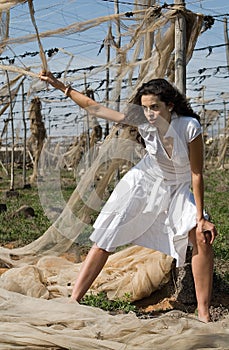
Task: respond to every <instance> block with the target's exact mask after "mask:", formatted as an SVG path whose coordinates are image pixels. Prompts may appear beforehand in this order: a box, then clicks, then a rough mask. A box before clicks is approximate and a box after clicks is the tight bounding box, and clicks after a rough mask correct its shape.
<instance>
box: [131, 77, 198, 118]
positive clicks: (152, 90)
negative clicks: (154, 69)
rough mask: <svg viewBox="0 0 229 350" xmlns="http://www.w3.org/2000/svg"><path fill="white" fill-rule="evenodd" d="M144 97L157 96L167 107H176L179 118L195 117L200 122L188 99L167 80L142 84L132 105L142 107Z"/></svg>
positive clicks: (174, 108)
mask: <svg viewBox="0 0 229 350" xmlns="http://www.w3.org/2000/svg"><path fill="white" fill-rule="evenodd" d="M143 95H156V96H158V97H159V99H160V101H162V102H164V103H165V104H166V105H168V104H169V103H172V104H173V105H174V107H173V111H174V112H176V113H177V115H178V116H181V115H182V116H188V117H193V118H196V119H197V120H198V121H199V122H200V117H199V115H198V114H196V113H195V112H194V111H193V109H192V108H191V106H190V104H189V102H188V101H187V99H186V97H185V96H184V95H183V94H181V93H180V92H179V90H178V89H177V88H176V87H174V86H173V85H172V84H170V83H169V82H168V81H167V80H165V79H161V78H157V79H152V80H150V81H148V82H147V83H144V84H142V86H141V87H140V88H139V89H138V91H137V93H136V95H135V97H134V98H133V99H132V100H131V101H130V103H131V104H133V105H141V97H142V96H143ZM127 114H128V113H127Z"/></svg>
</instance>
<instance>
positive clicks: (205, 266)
mask: <svg viewBox="0 0 229 350" xmlns="http://www.w3.org/2000/svg"><path fill="white" fill-rule="evenodd" d="M189 237H190V241H191V243H192V244H193V253H192V272H193V277H194V282H195V290H196V298H197V307H198V317H199V320H201V321H204V322H209V321H210V314H209V306H210V300H211V294H212V281H213V249H212V245H211V244H210V243H209V242H210V238H211V237H210V235H209V236H208V237H207V243H203V241H201V240H198V239H197V237H196V229H193V230H192V231H190V233H189Z"/></svg>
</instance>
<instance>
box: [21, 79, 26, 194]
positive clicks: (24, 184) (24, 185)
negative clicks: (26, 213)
mask: <svg viewBox="0 0 229 350" xmlns="http://www.w3.org/2000/svg"><path fill="white" fill-rule="evenodd" d="M21 94H22V105H21V110H22V120H23V126H24V142H23V188H26V143H27V133H26V120H25V101H24V82H22V84H21Z"/></svg>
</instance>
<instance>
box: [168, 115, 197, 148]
mask: <svg viewBox="0 0 229 350" xmlns="http://www.w3.org/2000/svg"><path fill="white" fill-rule="evenodd" d="M172 120H173V127H174V129H175V130H176V132H177V134H178V135H180V136H181V137H184V138H185V140H186V142H188V143H189V142H191V141H192V140H194V139H195V138H196V137H197V136H198V135H199V134H201V132H202V129H201V125H200V123H199V121H198V120H197V119H196V118H194V117H191V116H176V117H175V118H173V119H172Z"/></svg>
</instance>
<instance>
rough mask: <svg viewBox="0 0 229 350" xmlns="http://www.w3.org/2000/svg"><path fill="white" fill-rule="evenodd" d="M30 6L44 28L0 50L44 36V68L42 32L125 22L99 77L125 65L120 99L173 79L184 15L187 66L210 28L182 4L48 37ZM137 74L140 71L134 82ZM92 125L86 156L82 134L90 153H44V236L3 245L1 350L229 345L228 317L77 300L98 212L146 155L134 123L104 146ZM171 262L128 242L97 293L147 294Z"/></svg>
mask: <svg viewBox="0 0 229 350" xmlns="http://www.w3.org/2000/svg"><path fill="white" fill-rule="evenodd" d="M19 3H26V1H1V2H0V11H8V10H9V9H10V7H11V6H15V5H17V4H19ZM153 3H154V2H152V4H153ZM145 4H148V2H147V1H146V2H145ZM28 5H29V10H30V16H31V19H32V22H33V25H34V28H35V34H30V35H26V36H22V37H17V38H8V36H7V35H2V36H1V47H2V48H3V49H4V47H5V46H6V45H8V46H10V45H13V44H20V43H24V42H31V41H35V40H37V42H38V45H39V52H40V58H41V62H42V68H43V69H44V68H47V61H46V58H45V56H44V54H43V52H44V50H43V48H42V43H41V39H42V38H47V37H54V36H58V35H60V34H61V35H66V36H67V35H69V34H72V33H77V32H83V31H85V30H88V29H89V28H90V29H91V28H95V27H96V26H99V25H101V24H102V23H106V22H113V23H115V21H117V20H119V23H120V25H121V27H122V28H126V30H127V31H128V35H129V36H130V40H129V41H128V43H126V44H125V45H124V46H122V47H120V46H119V45H117V43H116V42H114V41H112V40H111V39H110V44H111V45H113V47H114V48H115V50H116V52H117V56H116V58H115V59H113V60H111V61H110V62H109V63H107V64H104V65H103V66H101V67H99V68H96V69H94V70H93V73H91V74H93V75H96V74H97V73H99V72H102V71H105V70H106V69H108V68H111V67H115V68H116V69H117V74H116V79H115V85H114V87H113V89H112V96H111V100H113V101H117V100H118V98H119V97H120V93H121V88H122V82H123V81H124V80H126V81H127V82H128V94H129V95H128V96H129V98H131V97H132V96H133V95H134V94H135V92H136V89H138V87H139V86H140V84H142V83H143V82H145V81H148V80H149V79H152V78H154V77H165V76H166V77H167V78H168V79H169V80H170V81H171V82H173V81H174V33H175V32H174V30H175V29H174V23H175V19H176V16H177V13H178V12H179V13H180V11H181V12H182V14H183V15H184V16H185V18H186V24H187V62H188V60H190V58H191V56H192V52H193V48H194V46H195V43H196V40H197V38H198V36H199V34H200V32H201V29H202V27H203V16H202V15H200V14H198V15H197V14H194V13H192V12H190V11H187V10H185V9H183V8H180V7H177V6H172V7H170V6H164V7H160V6H151V7H149V8H146V9H139V8H138V7H136V8H135V9H134V11H133V12H131V13H121V14H115V15H109V16H104V17H100V18H94V19H91V20H88V21H85V22H80V23H79V22H77V23H73V24H71V25H69V26H66V27H63V28H58V29H56V30H49V31H46V32H40V33H39V32H38V28H37V25H36V16H35V12H34V8H33V3H32V1H28ZM127 20H129V25H128V26H126V24H125V22H126V21H127ZM2 33H3V32H2ZM5 33H7V31H5ZM140 57H141V59H139V58H140ZM0 69H1V70H2V71H8V72H11V73H12V78H11V80H10V85H11V84H12V86H13V84H14V83H16V82H17V80H18V79H21V78H22V76H26V77H29V78H30V79H31V78H33V79H35V80H36V79H38V72H36V71H35V70H33V69H31V67H19V66H16V65H4V64H0ZM39 69H40V67H39ZM136 70H138V72H139V73H138V78H137V79H136V81H135V84H134V86H133V85H132V77H133V74H134V72H136ZM14 74H17V77H15V75H14ZM89 76H90V74H89ZM65 77H66V74H65ZM77 79H79V80H80V79H82V75H80V74H78V75H77V76H71V77H70V78H69V80H70V81H71V80H72V81H73V80H74V81H75V80H77ZM2 91H3V90H2ZM6 94H7V92H6ZM92 117H93V116H89V118H92ZM94 126H98V124H97V123H95V125H94ZM93 130H94V135H93V138H91V145H90V146H91V147H89V148H88V149H87V150H86V153H85V147H84V146H85V143H87V137H88V136H87V135H84V136H82V138H81V142H82V144H81V146H82V145H83V149H84V152H81V151H80V150H82V147H78V146H79V144H76V145H75V146H73V147H72V148H71V149H70V150H67V151H66V150H64V151H63V152H62V151H61V149H60V147H58V148H57V147H55V149H54V146H53V145H52V144H51V141H50V140H47V142H46V143H45V144H44V147H43V150H42V153H41V155H40V170H41V174H42V181H40V182H38V189H39V195H40V200H41V203H42V206H43V208H44V211H45V213H46V214H47V216H48V217H49V218H50V220H51V221H52V222H53V223H52V224H51V226H50V227H49V229H48V230H47V231H46V232H45V233H44V234H43V235H42V236H41V237H40V238H39V239H37V240H36V241H34V242H32V243H30V244H28V245H26V246H24V247H20V248H14V249H7V248H3V247H1V248H0V263H1V267H2V268H3V270H4V271H5V272H4V273H3V275H2V277H1V281H0V286H1V288H0V304H1V322H0V333H1V342H0V349H6V348H7V349H25V348H27V349H33V350H34V349H44V348H52V349H59V348H68V349H70V348H73V349H77V350H80V349H82V350H83V349H100V350H101V349H114V350H116V349H117V350H124V349H125V350H127V349H141V350H142V349H151V348H152V347H156V348H157V349H158V350H159V349H167V348H171V349H173V348H174V349H175V348H176V349H182V350H186V349H187V350H188V349H193V348H202V347H204V348H206V349H212V348H213V347H214V348H218V349H222V348H225V349H226V346H227V344H228V322H229V320H228V318H225V319H224V320H223V321H220V322H219V323H218V324H217V325H213V324H212V325H204V324H202V323H201V322H199V321H197V320H196V319H194V318H192V317H188V316H187V315H184V314H183V313H180V312H172V313H169V314H167V315H165V316H162V317H160V318H157V319H148V320H143V319H139V318H137V317H136V316H135V315H134V314H128V315H116V316H112V315H110V314H109V313H107V312H104V311H102V310H99V309H96V308H91V307H85V306H82V305H79V304H78V303H73V304H70V303H69V302H68V299H67V297H68V296H69V294H70V293H71V288H72V285H73V283H74V280H75V278H76V276H77V273H78V271H79V268H80V264H81V257H80V253H79V250H78V248H79V241H78V239H79V238H80V236H83V235H84V234H85V232H87V230H88V229H89V228H90V225H91V224H92V221H93V217H95V215H97V214H98V213H99V211H100V209H101V207H102V206H103V204H104V201H105V200H106V198H107V197H108V196H109V193H110V187H109V186H111V184H112V183H113V182H116V181H117V179H118V177H119V176H117V174H118V175H120V172H123V173H124V172H125V171H127V170H128V169H129V167H131V166H133V165H134V164H135V163H136V162H137V161H138V160H139V159H140V158H141V156H142V155H143V154H144V150H143V148H142V146H141V145H140V143H139V142H138V141H139V135H138V133H137V130H136V128H135V127H134V126H133V125H126V126H122V127H120V126H119V125H114V126H113V128H112V129H111V132H110V134H109V135H108V137H107V138H106V139H105V140H104V141H103V142H101V139H100V137H101V135H100V136H99V130H98V129H97V131H96V130H95V129H93ZM90 136H91V135H90ZM99 140H100V142H98V141H99ZM82 153H83V156H82ZM63 164H65V166H66V165H67V166H68V167H72V166H74V168H75V173H76V174H79V173H81V174H82V176H81V177H80V178H79V182H78V185H77V187H76V189H75V191H74V192H73V193H72V195H71V197H70V199H69V200H68V201H67V202H66V201H65V199H64V197H63V194H62V191H61V168H62V167H63ZM54 209H55V210H54ZM57 209H58V210H57ZM55 213H58V214H57V215H56V214H55ZM41 231H42V228H41ZM71 247H73V248H74V263H72V262H70V261H68V260H66V259H65V257H64V254H65V252H68V251H69V250H70V249H71ZM171 265H172V258H171V257H168V256H165V255H164V254H161V253H158V252H155V251H149V250H148V249H146V248H140V247H135V246H134V247H128V248H126V249H123V250H122V251H121V252H118V253H115V254H113V255H112V256H110V258H109V260H108V262H107V264H106V266H105V268H104V270H103V272H102V273H101V275H100V276H99V277H98V278H97V279H96V281H95V282H94V284H93V286H92V288H91V291H92V292H98V291H105V292H106V293H107V295H108V296H109V298H111V299H112V298H116V297H122V296H123V295H124V294H125V293H130V295H131V298H132V300H138V299H141V298H143V297H145V296H149V295H150V294H151V293H152V292H153V291H155V290H156V289H157V288H158V287H159V286H160V285H161V284H163V283H166V281H168V276H169V271H170V269H171ZM50 299H52V300H50ZM206 337H207V338H206ZM206 339H207V340H206Z"/></svg>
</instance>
